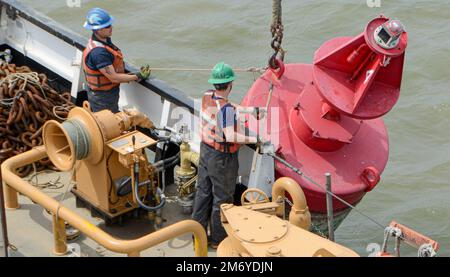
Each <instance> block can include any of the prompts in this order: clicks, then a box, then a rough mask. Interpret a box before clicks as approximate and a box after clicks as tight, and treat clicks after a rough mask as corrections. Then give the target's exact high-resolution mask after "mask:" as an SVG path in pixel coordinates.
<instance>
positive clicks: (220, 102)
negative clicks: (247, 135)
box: [200, 90, 241, 153]
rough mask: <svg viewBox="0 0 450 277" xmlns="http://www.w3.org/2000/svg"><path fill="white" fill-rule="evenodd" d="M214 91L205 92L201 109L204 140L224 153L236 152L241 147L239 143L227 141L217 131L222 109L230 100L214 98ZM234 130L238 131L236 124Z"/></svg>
mask: <svg viewBox="0 0 450 277" xmlns="http://www.w3.org/2000/svg"><path fill="white" fill-rule="evenodd" d="M213 96H214V91H212V90H210V91H207V92H205V93H204V95H203V98H202V111H201V120H202V121H201V122H202V123H201V128H200V131H201V134H200V137H201V138H202V142H204V143H205V144H207V145H209V146H211V147H212V148H214V149H216V150H217V151H220V152H224V153H235V152H237V151H238V150H239V147H241V145H240V144H238V143H233V142H227V141H226V139H225V135H224V134H223V131H222V132H220V133H219V132H217V128H219V127H218V126H219V124H218V122H217V118H218V116H217V115H218V113H219V112H220V109H221V108H222V107H223V106H225V105H226V104H227V103H228V102H227V101H225V100H224V99H223V98H219V99H213ZM234 131H235V132H237V126H236V124H235V125H234Z"/></svg>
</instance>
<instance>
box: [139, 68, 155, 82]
mask: <svg viewBox="0 0 450 277" xmlns="http://www.w3.org/2000/svg"><path fill="white" fill-rule="evenodd" d="M151 72H152V70H151V69H150V66H149V65H148V64H147V65H146V66H142V67H141V70H140V71H139V72H138V73H136V76H137V77H138V80H137V82H141V81H143V80H147V79H148V78H149V77H150V74H151Z"/></svg>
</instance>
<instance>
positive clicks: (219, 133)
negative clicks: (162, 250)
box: [192, 62, 258, 248]
mask: <svg viewBox="0 0 450 277" xmlns="http://www.w3.org/2000/svg"><path fill="white" fill-rule="evenodd" d="M235 79H236V75H235V73H234V71H233V69H232V68H231V66H229V65H228V64H226V63H224V62H220V63H218V64H216V66H214V68H213V70H212V72H211V76H210V78H209V80H208V83H210V84H212V85H213V86H214V89H213V90H208V91H206V92H205V93H204V94H203V97H202V110H201V124H200V125H201V134H200V137H201V139H202V142H201V145H200V163H199V167H198V181H197V191H196V195H195V201H194V209H193V213H192V218H193V219H194V220H196V221H198V222H199V223H200V224H202V226H203V227H204V228H205V230H207V226H208V221H210V228H211V229H210V231H211V232H210V234H211V236H210V238H209V242H210V246H211V247H212V248H217V246H218V245H219V243H220V242H221V241H222V240H223V239H224V238H225V237H226V233H225V230H224V228H223V226H222V223H221V221H220V205H221V204H224V203H233V195H234V191H235V188H236V178H237V176H238V169H239V161H238V150H239V147H240V146H241V145H242V144H255V143H257V142H258V138H257V137H254V136H246V135H244V134H241V133H239V131H238V126H237V125H238V124H237V118H236V111H237V109H239V111H241V108H243V107H240V106H239V105H237V104H234V103H231V102H229V101H228V96H229V94H230V93H231V90H232V88H233V81H234V80H235ZM246 109H253V108H246Z"/></svg>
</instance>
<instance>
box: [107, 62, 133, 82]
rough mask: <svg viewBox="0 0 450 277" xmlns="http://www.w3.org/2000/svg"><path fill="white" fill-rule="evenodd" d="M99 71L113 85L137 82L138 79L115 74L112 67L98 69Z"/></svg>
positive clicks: (123, 74) (124, 74)
mask: <svg viewBox="0 0 450 277" xmlns="http://www.w3.org/2000/svg"><path fill="white" fill-rule="evenodd" d="M99 70H100V72H101V73H102V74H103V75H105V77H106V78H108V79H109V80H110V81H111V82H113V83H128V82H131V81H137V80H138V77H137V76H136V75H134V74H126V73H117V72H116V70H115V69H114V67H113V66H112V65H108V66H106V67H103V68H100V69H99Z"/></svg>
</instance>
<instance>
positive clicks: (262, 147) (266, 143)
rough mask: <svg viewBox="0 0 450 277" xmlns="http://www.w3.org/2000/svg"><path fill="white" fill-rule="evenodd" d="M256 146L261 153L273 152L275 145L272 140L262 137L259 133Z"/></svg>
mask: <svg viewBox="0 0 450 277" xmlns="http://www.w3.org/2000/svg"><path fill="white" fill-rule="evenodd" d="M256 140H257V142H256V147H257V149H258V151H259V153H261V154H267V153H273V152H274V145H273V144H272V142H271V141H270V140H268V139H266V138H265V137H260V136H259V135H258V136H257V137H256Z"/></svg>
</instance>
